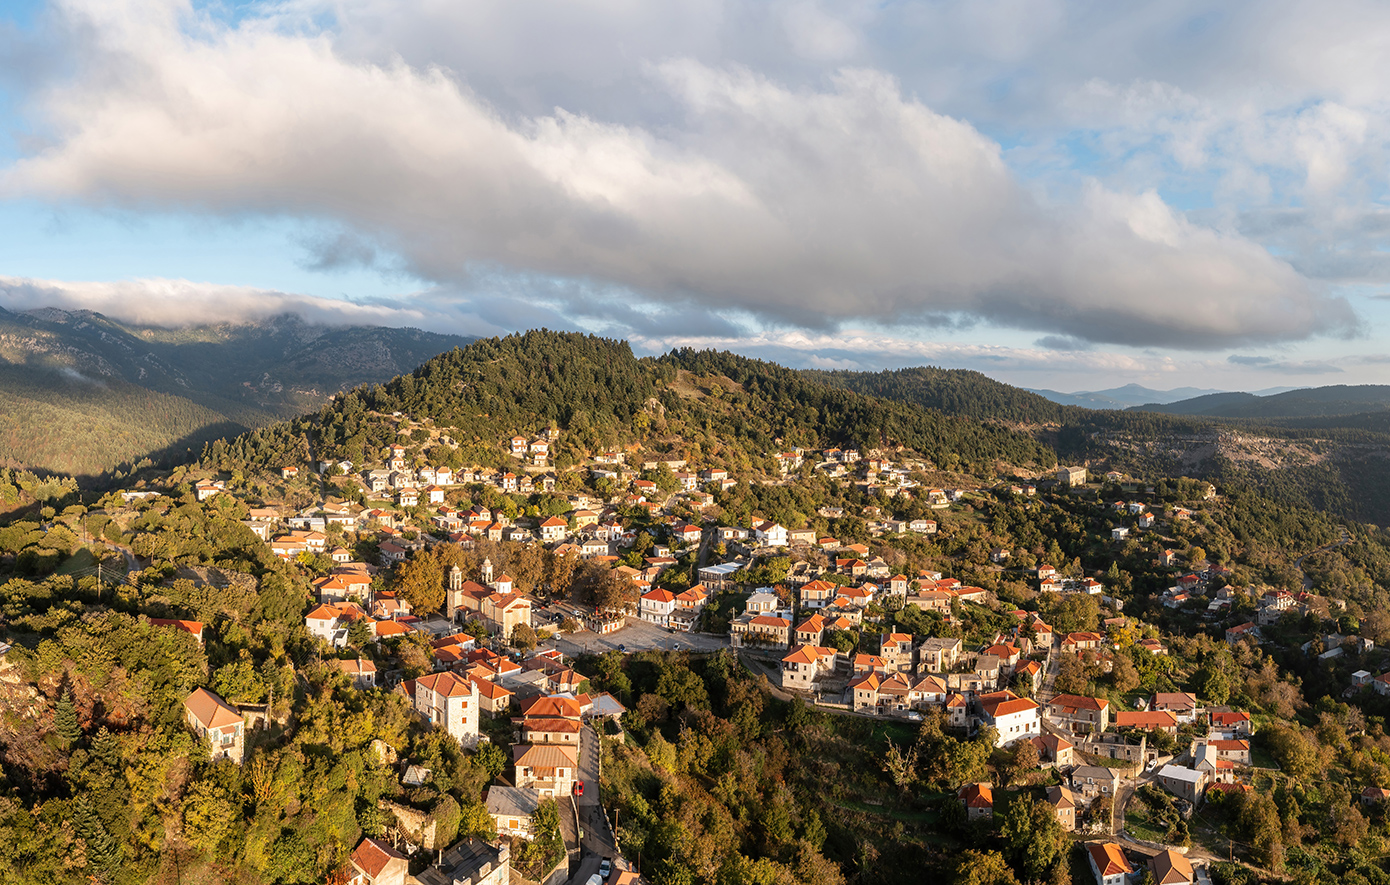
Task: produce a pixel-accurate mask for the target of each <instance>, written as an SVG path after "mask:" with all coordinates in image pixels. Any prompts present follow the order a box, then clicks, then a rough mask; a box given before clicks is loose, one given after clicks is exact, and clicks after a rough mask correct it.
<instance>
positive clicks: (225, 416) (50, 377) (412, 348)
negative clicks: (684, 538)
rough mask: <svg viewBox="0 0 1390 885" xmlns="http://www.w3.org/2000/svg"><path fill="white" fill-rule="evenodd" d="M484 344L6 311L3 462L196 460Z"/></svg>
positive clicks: (110, 464)
mask: <svg viewBox="0 0 1390 885" xmlns="http://www.w3.org/2000/svg"><path fill="white" fill-rule="evenodd" d="M472 340H473V339H471V338H464V337H460V336H457V335H438V334H434V333H431V332H422V331H420V330H418V329H389V328H383V327H371V326H346V327H331V326H321V325H316V324H312V323H307V322H305V321H304V320H302V319H300V318H299V317H298V316H295V315H292V314H287V315H284V316H279V317H274V318H271V319H268V320H264V321H260V322H251V323H239V324H230V323H223V324H218V325H209V326H195V327H188V328H179V329H167V328H161V327H157V326H138V325H129V324H125V323H121V322H118V321H116V320H112V319H110V318H108V317H105V316H102V315H101V314H98V313H93V312H91V311H64V310H57V309H53V308H45V309H40V310H34V311H26V312H22V313H16V312H11V311H6V310H3V309H0V406H3V408H4V412H3V414H0V463H3V464H5V465H8V466H19V467H28V468H35V469H41V470H51V471H55V472H61V473H74V474H79V475H83V474H97V473H102V472H105V471H109V470H111V469H113V468H115V467H117V466H118V465H121V464H129V463H132V462H135V461H138V460H140V459H142V458H145V457H147V456H150V455H155V454H158V453H160V452H161V451H162V450H165V449H168V448H169V447H174V449H176V450H177V453H178V454H185V453H186V452H187V451H188V450H189V449H190V448H191V450H192V451H193V452H194V453H196V452H197V451H199V450H200V449H201V448H202V445H203V443H204V442H206V441H207V440H210V439H215V438H218V437H221V436H225V435H228V434H233V433H239V432H242V431H244V430H248V429H251V428H255V427H261V426H265V425H267V424H270V423H272V422H274V421H276V420H279V419H282V418H288V417H291V416H294V415H298V414H302V413H304V412H309V411H313V410H316V409H318V408H319V407H321V406H322V405H323V404H324V403H326V402H327V401H328V399H329V398H330V397H331V396H333V395H334V394H337V393H340V392H342V391H345V390H348V389H351V388H353V387H356V386H358V385H361V384H370V383H380V382H385V381H388V380H390V379H391V378H393V377H396V376H398V375H401V374H404V373H407V372H410V371H411V370H413V369H414V368H415V367H416V366H418V365H420V364H421V363H423V362H424V361H425V360H427V359H429V358H430V357H433V356H435V355H437V354H439V353H442V352H443V351H446V350H451V349H453V348H454V347H457V346H462V345H466V344H468V343H470V342H471V341H472ZM170 454H174V452H170Z"/></svg>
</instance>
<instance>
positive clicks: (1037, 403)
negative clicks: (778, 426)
mask: <svg viewBox="0 0 1390 885" xmlns="http://www.w3.org/2000/svg"><path fill="white" fill-rule="evenodd" d="M802 374H803V375H804V376H805V377H807V378H809V379H811V380H813V381H817V382H819V383H821V384H828V385H831V386H834V387H843V388H845V389H846V390H853V391H856V392H858V393H865V394H869V395H870V396H878V397H884V398H886V399H891V400H897V401H898V402H905V403H914V404H916V405H919V406H924V407H926V408H929V409H938V410H940V411H942V412H945V413H947V414H950V415H961V416H964V417H967V418H974V419H976V420H979V421H988V420H994V421H1007V422H1010V423H1016V424H1056V423H1061V422H1062V421H1065V420H1067V419H1068V418H1074V417H1075V416H1076V414H1077V413H1079V412H1081V411H1083V410H1080V409H1077V408H1075V407H1068V406H1061V405H1058V404H1057V403H1054V402H1052V401H1051V400H1049V399H1047V398H1045V397H1042V396H1039V395H1038V394H1036V393H1030V392H1029V391H1026V390H1022V389H1020V388H1017V387H1012V386H1010V385H1008V384H1004V383H1002V382H999V381H995V380H994V379H993V378H990V377H989V376H987V375H983V374H981V373H979V372H973V371H970V370H968V369H939V368H936V367H933V366H917V367H914V368H910V369H896V370H885V371H882V372H848V371H843V370H839V371H824V370H820V369H806V370H804V371H803V372H802Z"/></svg>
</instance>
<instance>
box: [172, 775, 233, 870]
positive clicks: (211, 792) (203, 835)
mask: <svg viewBox="0 0 1390 885" xmlns="http://www.w3.org/2000/svg"><path fill="white" fill-rule="evenodd" d="M236 818H237V810H236V809H235V808H234V807H233V806H232V802H231V798H230V797H229V796H228V795H227V791H226V789H224V788H223V787H222V786H221V785H220V784H217V783H214V782H212V781H207V780H201V781H198V782H196V783H194V784H193V786H192V787H191V788H190V789H189V790H188V793H187V794H186V795H185V796H184V797H183V833H184V838H185V839H187V840H188V842H189V843H190V844H191V845H193V846H194V847H195V848H197V849H198V850H200V851H202V852H204V853H206V854H209V855H214V856H215V855H216V853H217V846H218V845H220V844H221V843H222V839H223V837H225V836H226V835H227V833H228V832H230V830H231V827H232V822H233V821H234V820H236Z"/></svg>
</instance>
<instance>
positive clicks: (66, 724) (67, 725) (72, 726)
mask: <svg viewBox="0 0 1390 885" xmlns="http://www.w3.org/2000/svg"><path fill="white" fill-rule="evenodd" d="M53 730H54V731H55V732H57V734H58V737H60V738H62V739H63V740H64V741H65V742H66V743H67V744H68V746H72V745H73V744H75V743H77V742H78V741H79V740H81V739H82V726H81V724H80V723H79V722H78V721H77V705H76V704H75V703H73V700H72V692H70V691H68V690H66V689H64V691H63V694H62V695H61V696H60V697H59V698H58V702H57V704H55V705H54V707H53Z"/></svg>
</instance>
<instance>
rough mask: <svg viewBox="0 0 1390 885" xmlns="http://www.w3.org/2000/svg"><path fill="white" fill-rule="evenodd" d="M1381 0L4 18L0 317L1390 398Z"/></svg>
mask: <svg viewBox="0 0 1390 885" xmlns="http://www.w3.org/2000/svg"><path fill="white" fill-rule="evenodd" d="M1387 50H1390V5H1387V4H1384V3H1381V2H1361V0H1324V2H1322V3H1319V4H1309V3H1306V2H1305V3H1295V2H1288V0H1258V2H1256V0H1225V2H1221V3H1215V2H1206V3H1199V2H1191V0H1162V2H1146V0H1134V2H1130V3H1123V4H1116V3H1103V2H1098V0H1097V2H1080V0H1074V2H1065V0H968V2H965V0H962V2H912V0H901V2H887V0H885V2H844V3H830V2H815V0H756V2H740V0H728V2H719V0H667V2H662V3H650V2H638V0H562V2H548V0H356V2H352V0H285V2H262V3H231V2H188V0H54V2H43V0H10V2H8V3H6V4H3V7H2V8H0V122H2V123H3V125H0V307H4V308H6V309H11V310H16V309H28V308H33V307H38V306H60V307H69V308H75V307H83V308H90V309H93V310H98V311H100V312H102V313H105V314H107V315H110V316H113V317H116V318H119V319H124V320H129V321H136V322H146V323H157V324H164V325H178V324H187V323H199V322H217V321H227V320H238V319H250V318H259V317H264V316H268V315H273V314H276V313H280V312H283V311H287V310H289V311H295V312H299V313H301V314H304V315H305V316H306V317H308V318H310V319H314V320H318V321H323V322H336V323H349V322H350V323H380V324H385V325H400V326H415V327H420V328H426V329H430V330H433V331H441V332H455V333H462V334H472V335H493V334H503V333H506V332H511V331H518V330H523V329H527V328H535V327H547V328H552V329H575V330H581V331H587V332H594V333H598V334H604V335H610V336H616V337H623V338H627V339H629V340H630V341H631V342H632V343H633V347H634V349H635V350H636V351H638V352H639V353H656V352H661V351H664V350H666V349H669V348H671V347H678V346H691V347H715V348H721V349H729V350H733V351H736V352H740V353H745V354H748V355H752V356H757V357H762V358H767V359H773V360H776V361H778V362H781V363H784V364H787V365H792V366H798V367H819V368H848V369H881V368H898V367H902V366H910V365H937V366H944V367H948V368H969V369H977V370H979V371H982V372H985V373H986V374H988V375H990V376H992V377H995V378H999V379H1000V380H1003V381H1007V382H1009V383H1012V384H1017V385H1021V386H1025V387H1033V388H1054V389H1059V390H1068V391H1071V390H1098V389H1105V388H1110V387H1115V386H1119V385H1122V384H1126V383H1139V384H1143V385H1145V386H1149V387H1154V388H1159V389H1168V388H1173V387H1180V386H1195V387H1202V388H1218V389H1227V390H1258V389H1264V388H1271V387H1276V386H1315V385H1323V384H1362V383H1390V334H1387V333H1390V249H1388V248H1387V246H1388V245H1390V200H1388V198H1387V184H1390V182H1388V181H1387V178H1388V177H1390V151H1387V146H1390V105H1387V101H1390V100H1388V99H1387V98H1386V96H1390V51H1387Z"/></svg>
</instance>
